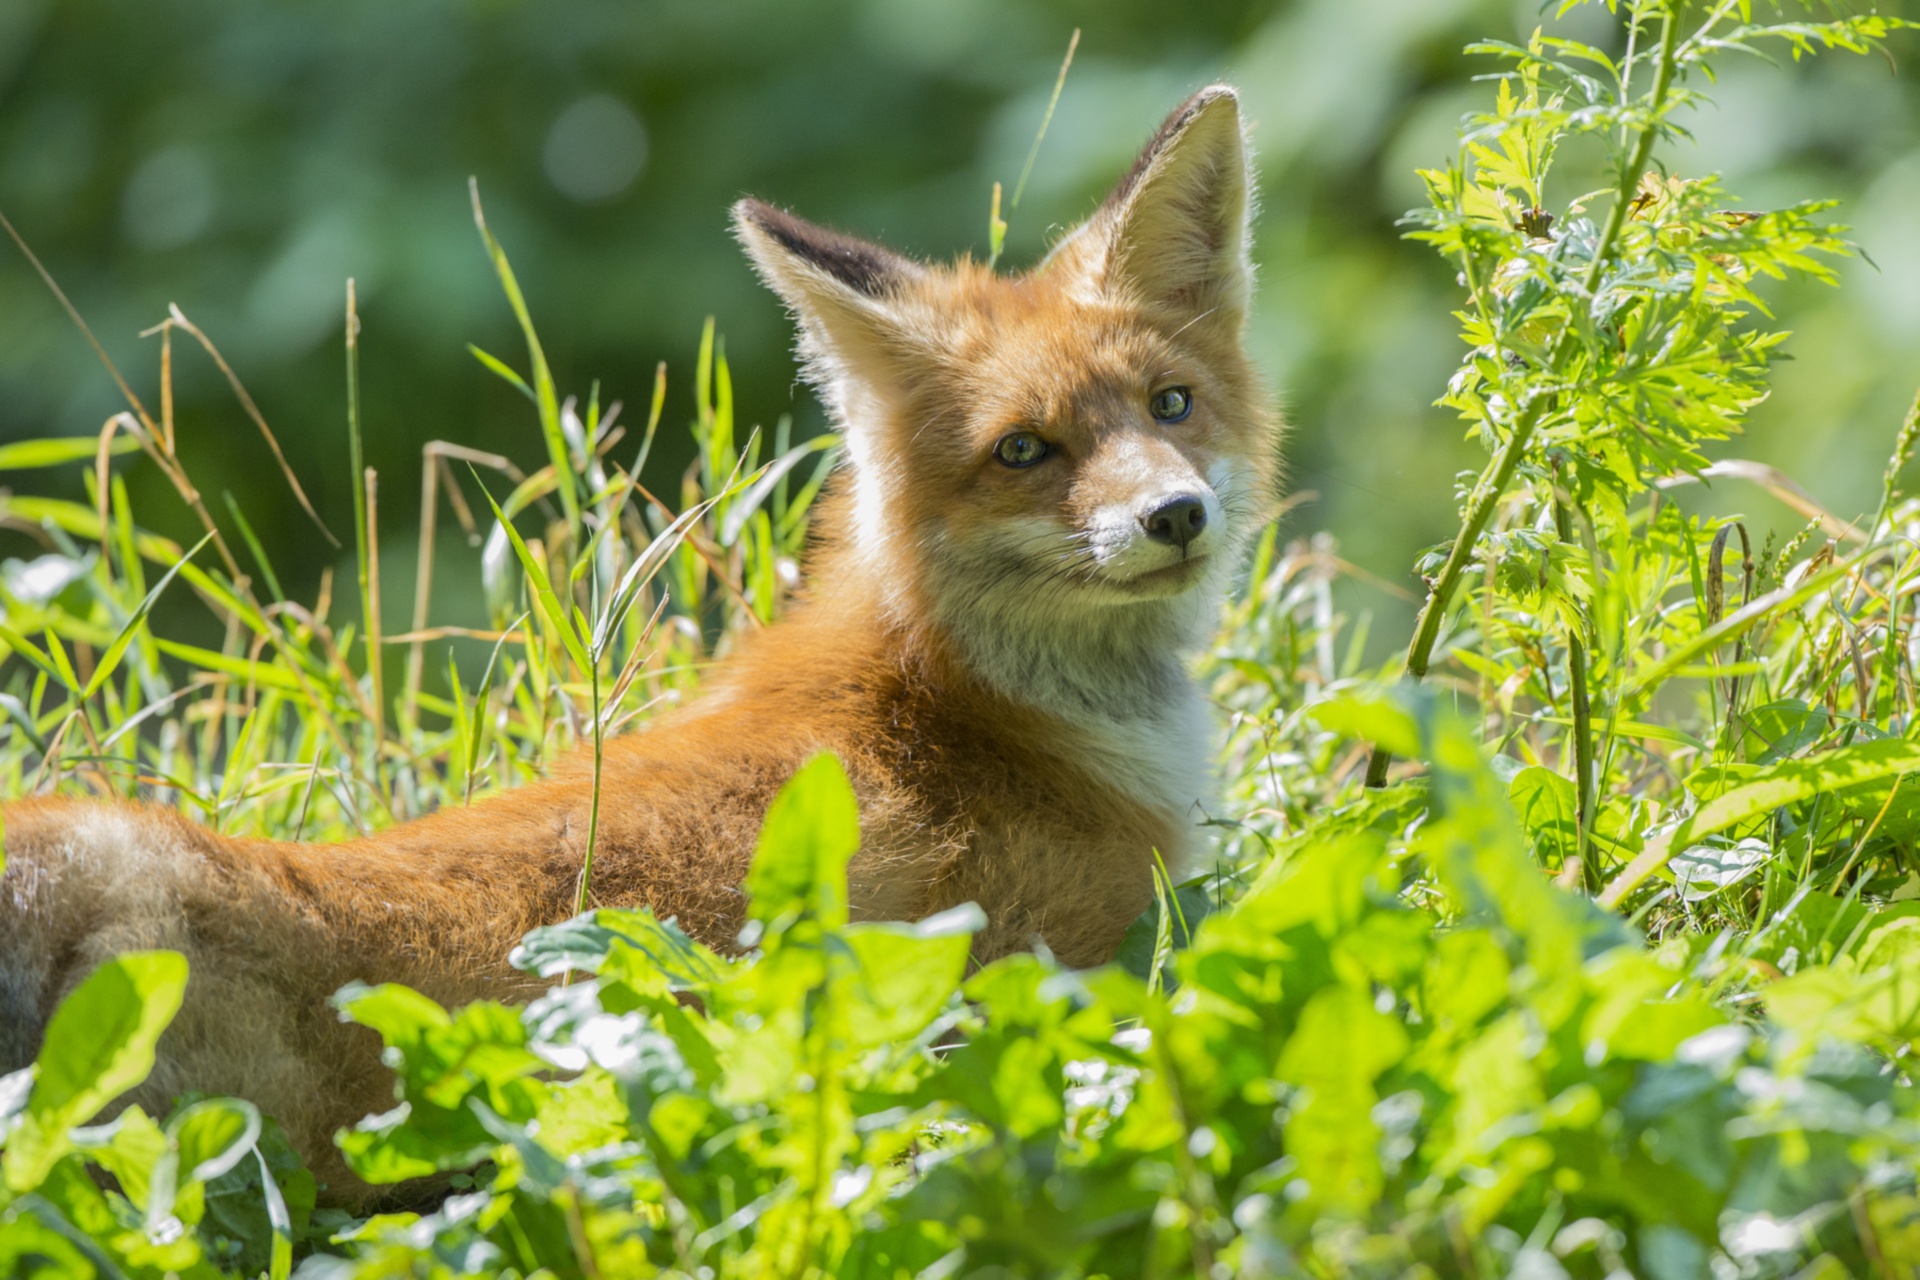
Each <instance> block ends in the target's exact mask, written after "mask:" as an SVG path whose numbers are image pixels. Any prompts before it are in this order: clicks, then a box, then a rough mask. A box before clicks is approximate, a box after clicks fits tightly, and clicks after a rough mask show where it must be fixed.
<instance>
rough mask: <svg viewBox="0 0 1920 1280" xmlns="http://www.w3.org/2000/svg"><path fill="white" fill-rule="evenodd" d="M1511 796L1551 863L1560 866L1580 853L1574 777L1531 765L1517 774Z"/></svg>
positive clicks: (1516, 811) (1510, 786) (1517, 812)
mask: <svg viewBox="0 0 1920 1280" xmlns="http://www.w3.org/2000/svg"><path fill="white" fill-rule="evenodd" d="M1507 798H1508V799H1509V800H1511V801H1512V802H1513V811H1514V814H1515V816H1517V817H1518V818H1519V819H1520V825H1521V826H1523V827H1525V828H1526V830H1527V834H1528V835H1529V836H1531V837H1533V843H1534V848H1536V849H1537V850H1539V852H1540V853H1541V854H1542V855H1543V856H1542V858H1541V861H1542V862H1544V863H1545V864H1546V865H1547V866H1550V867H1557V866H1560V865H1562V864H1564V863H1565V862H1566V860H1567V859H1568V858H1571V857H1574V856H1575V855H1576V854H1578V852H1579V833H1580V819H1579V805H1578V802H1577V798H1576V797H1575V795H1574V786H1573V780H1572V779H1571V778H1566V777H1563V776H1561V775H1560V774H1557V773H1555V772H1554V771H1553V770H1551V769H1543V768H1541V767H1540V766H1539V765H1529V766H1528V767H1527V768H1524V769H1522V770H1520V772H1518V773H1516V774H1514V775H1513V781H1511V782H1509V783H1508V784H1507Z"/></svg>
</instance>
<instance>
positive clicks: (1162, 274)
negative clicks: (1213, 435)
mask: <svg viewBox="0 0 1920 1280" xmlns="http://www.w3.org/2000/svg"><path fill="white" fill-rule="evenodd" d="M1249 168H1250V166H1249V165H1248V161H1247V144H1246V138H1245V136H1244V133H1243V131H1242V128H1241V123H1240V99H1239V96H1238V95H1237V94H1235V93H1234V91H1233V90H1232V89H1231V88H1230V87H1228V86H1226V85H1213V86H1211V87H1209V88H1205V89H1202V90H1201V91H1200V92H1198V93H1196V94H1194V95H1193V96H1192V97H1191V98H1189V99H1187V100H1186V102H1184V103H1182V104H1181V105H1180V107H1179V109H1178V110H1176V111H1174V113H1173V114H1172V115H1170V116H1168V117H1167V119H1166V123H1164V124H1162V125H1161V126H1160V131H1159V132H1158V133H1156V134H1155V135H1154V136H1153V140H1152V141H1151V142H1149V143H1147V146H1146V149H1145V150H1143V151H1142V152H1141V153H1140V158H1139V159H1138V160H1137V161H1135V162H1134V166H1133V170H1132V172H1130V173H1129V174H1128V175H1127V176H1126V178H1125V179H1124V180H1123V181H1122V182H1121V183H1120V185H1119V187H1117V188H1116V189H1115V190H1114V192H1113V194H1112V195H1111V196H1108V197H1107V200H1106V202H1105V203H1104V204H1102V205H1101V206H1100V209H1099V211H1098V212H1096V213H1095V214H1094V215H1093V217H1092V218H1091V219H1089V220H1088V222H1087V224H1086V225H1085V226H1084V227H1082V228H1081V229H1080V230H1079V231H1077V232H1075V233H1074V235H1073V236H1072V237H1071V238H1070V239H1069V241H1067V242H1063V243H1062V244H1061V246H1060V248H1059V250H1058V251H1057V256H1059V257H1061V258H1064V259H1067V260H1068V261H1064V262H1062V263H1061V264H1060V265H1061V266H1063V267H1066V268H1067V269H1070V270H1078V271H1080V272H1082V273H1083V274H1084V275H1085V276H1086V278H1087V281H1088V283H1089V284H1091V285H1093V286H1094V287H1095V288H1097V289H1098V290H1099V291H1100V292H1101V293H1103V294H1106V295H1108V296H1116V297H1120V298H1125V299H1127V300H1128V301H1130V302H1137V303H1142V304H1145V305H1147V306H1149V307H1154V308H1156V309H1159V308H1164V309H1165V310H1167V311H1168V312H1170V313H1172V314H1173V315H1175V316H1181V317H1191V322H1193V323H1200V322H1202V321H1203V319H1204V323H1207V324H1210V325H1215V324H1217V325H1227V326H1231V327H1232V331H1233V332H1234V333H1236V334H1237V333H1238V331H1239V327H1240V325H1241V324H1242V322H1243V321H1244V320H1245V318H1246V313H1247V305H1248V302H1249V300H1250V298H1251V296H1252V292H1253V265H1252V262H1251V260H1250V259H1249V258H1248V256H1247V240H1248V236H1247V223H1248V219H1249V217H1250V216H1251V207H1252V200H1251V181H1250V175H1249ZM1076 259H1077V261H1075V260H1076Z"/></svg>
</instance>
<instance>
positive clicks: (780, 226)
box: [733, 200, 924, 389]
mask: <svg viewBox="0 0 1920 1280" xmlns="http://www.w3.org/2000/svg"><path fill="white" fill-rule="evenodd" d="M733 227H734V233H735V234H736V235H737V236H739V238H740V243H741V244H742V245H743V246H744V247H745V248H746V251H747V255H748V256H749V257H750V258H752V259H753V264H754V266H755V267H756V268H758V270H759V272H760V277H761V279H763V280H765V281H766V282H767V286H768V287H769V288H771V289H772V290H773V291H774V292H775V293H777V294H779V295H780V297H781V298H782V299H784V300H785V302H786V304H787V305H788V306H789V307H791V308H792V309H793V313H794V315H795V317H796V318H797V319H798V320H799V322H800V330H801V338H800V348H801V355H802V356H803V357H804V358H805V360H806V361H807V365H808V369H809V374H810V376H811V377H813V379H814V381H816V382H817V383H819V384H821V385H822V387H823V389H825V387H826V384H828V383H830V382H832V381H835V380H836V379H837V378H839V377H840V376H843V375H846V374H853V375H855V376H862V377H863V378H864V380H866V381H868V382H872V381H874V380H876V377H877V375H879V374H880V373H881V372H882V371H883V369H884V365H885V363H886V362H887V358H888V355H889V350H888V348H889V346H890V342H889V339H890V338H892V337H893V336H895V335H896V334H897V333H898V330H899V325H898V323H897V318H896V304H897V303H898V302H899V300H900V298H901V295H902V294H903V293H904V291H905V290H906V288H907V286H908V285H910V284H911V283H912V282H914V281H915V280H917V279H919V278H920V277H921V276H922V274H924V268H922V267H921V266H920V265H919V264H918V263H916V262H913V261H911V260H909V259H907V258H903V257H901V256H900V255H899V254H897V253H894V252H893V251H892V250H891V249H886V248H883V247H881V246H880V245H877V244H873V243H872V242H870V241H866V240H860V239H856V238H855V237H853V236H848V235H842V234H841V233H839V232H838V231H829V230H828V229H827V228H825V227H818V226H815V225H814V224H813V223H811V222H806V221H803V220H801V219H799V218H796V217H794V216H793V215H792V214H790V213H788V212H786V211H785V210H784V209H776V208H774V207H773V206H772V205H770V204H764V203H762V202H761V201H759V200H742V201H740V202H739V203H738V204H736V205H734V206H733Z"/></svg>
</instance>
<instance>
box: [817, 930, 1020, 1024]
mask: <svg viewBox="0 0 1920 1280" xmlns="http://www.w3.org/2000/svg"><path fill="white" fill-rule="evenodd" d="M986 924H987V918H986V916H985V915H984V914H983V913H982V912H981V910H980V908H978V907H976V906H974V905H973V904H972V903H967V904H966V905H965V906H961V907H955V908H953V909H952V910H951V911H943V912H941V913H940V914H938V915H934V916H929V917H927V918H926V919H925V920H921V921H919V922H918V923H915V924H857V925H853V926H852V927H850V928H849V929H848V930H847V932H846V935H845V936H846V942H847V946H848V949H849V950H851V951H852V953H853V956H854V960H855V963H856V966H857V968H856V970H855V973H854V974H853V976H852V978H851V979H850V980H849V981H847V982H846V983H845V985H844V986H843V987H842V988H841V990H842V993H843V994H844V996H845V997H846V998H847V999H849V1000H850V1001H851V1002H852V1005H853V1007H852V1010H851V1012H850V1014H849V1023H850V1031H851V1037H852V1040H853V1043H854V1044H856V1045H858V1046H861V1047H867V1046H872V1045H880V1044H885V1043H886V1042H887V1041H889V1040H903V1039H908V1038H910V1037H912V1036H916V1035H918V1034H919V1033H920V1032H921V1031H923V1030H925V1029H926V1026H927V1024H928V1023H930V1022H932V1021H933V1019H934V1018H935V1017H936V1016H938V1014H939V1013H940V1011H941V1010H943V1009H945V1008H946V1007H947V1006H948V1005H949V1004H950V1003H951V1002H952V1001H953V998H954V996H955V995H956V994H957V993H958V992H959V990H960V983H961V980H962V979H963V978H965V977H966V971H967V950H968V948H969V947H970V946H971V945H972V943H973V935H974V934H975V933H977V932H979V931H980V930H981V929H983V928H985V927H986Z"/></svg>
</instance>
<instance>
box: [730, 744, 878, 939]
mask: <svg viewBox="0 0 1920 1280" xmlns="http://www.w3.org/2000/svg"><path fill="white" fill-rule="evenodd" d="M859 848H860V807H859V803H858V802H857V801H856V800H855V799H854V794H853V784H852V783H851V782H849V781H848V780H847V772H846V770H845V769H844V768H842V767H841V764H840V761H839V758H838V757H836V756H833V755H831V754H827V753H822V754H820V755H817V756H815V757H813V759H811V760H809V761H807V763H805V764H804V765H802V766H800V769H799V771H798V772H797V773H795V774H794V775H793V778H792V780H791V781H789V782H788V783H787V785H786V786H784V787H782V788H781V789H780V794H779V795H777V796H775V797H774V801H773V804H772V806H771V807H770V808H769V809H768V810H767V820H766V823H765V824H764V825H763V826H762V827H761V828H760V840H759V843H758V844H757V845H756V846H755V847H754V851H753V866H752V868H751V869H750V870H749V871H748V872H747V883H746V889H747V896H748V899H749V902H748V908H747V910H748V913H749V914H750V915H751V916H752V918H753V919H755V920H760V921H763V922H769V923H770V922H772V921H775V920H778V919H780V918H781V917H782V916H785V915H787V914H788V913H790V912H803V913H807V914H811V915H813V916H815V917H816V918H818V919H819V921H820V922H821V924H823V925H825V926H826V927H827V928H829V929H834V928H839V927H840V926H842V925H844V924H846V922H847V864H848V863H849V862H851V861H852V860H853V855H854V853H855V852H856V851H857V850H858V849H859Z"/></svg>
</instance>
